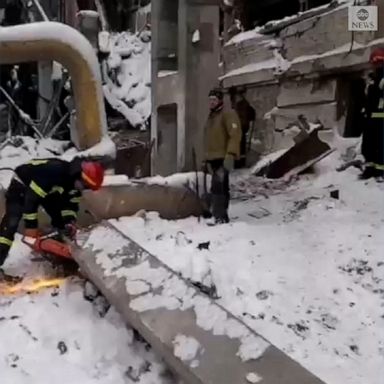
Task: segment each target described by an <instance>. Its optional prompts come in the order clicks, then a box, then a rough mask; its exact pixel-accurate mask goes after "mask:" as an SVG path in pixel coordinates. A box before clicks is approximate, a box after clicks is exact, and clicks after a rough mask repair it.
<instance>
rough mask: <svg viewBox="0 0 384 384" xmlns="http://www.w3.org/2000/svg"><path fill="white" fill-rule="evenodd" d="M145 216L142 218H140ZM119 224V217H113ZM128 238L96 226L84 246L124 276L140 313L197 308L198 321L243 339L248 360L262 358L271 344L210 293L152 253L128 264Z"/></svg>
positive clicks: (241, 353) (111, 270) (214, 330)
mask: <svg viewBox="0 0 384 384" xmlns="http://www.w3.org/2000/svg"><path fill="white" fill-rule="evenodd" d="M140 220H141V219H140ZM110 223H111V224H112V225H113V226H116V227H119V226H120V221H119V220H110ZM124 242H126V239H125V238H124V237H123V235H121V234H120V233H119V232H117V231H116V230H114V229H112V228H108V227H96V228H95V229H94V230H93V231H92V232H91V234H90V236H89V238H88V239H87V241H86V243H85V244H83V247H86V248H89V249H91V250H92V251H93V252H94V253H95V259H96V262H97V264H98V265H100V267H101V268H102V269H103V271H104V275H105V276H106V277H108V276H111V277H113V278H115V279H121V278H123V279H124V280H123V281H124V282H125V285H126V290H127V293H128V294H129V295H132V296H136V297H135V298H133V299H131V301H130V303H129V306H130V308H131V309H132V310H133V311H136V312H138V313H141V312H146V311H153V310H156V309H163V308H165V309H168V310H170V311H173V310H179V311H188V310H193V311H194V313H195V316H196V324H197V325H198V326H199V327H200V328H202V329H203V330H206V331H210V332H212V333H213V334H214V335H225V336H228V337H229V338H231V339H237V340H238V341H239V344H240V345H239V350H238V353H237V355H238V356H239V357H240V358H241V359H242V360H243V361H244V362H246V361H249V360H253V359H258V358H260V357H261V356H262V355H263V354H264V352H265V351H266V350H267V348H268V347H269V346H270V344H269V343H268V342H266V341H265V340H264V339H263V338H261V337H260V336H258V335H256V334H254V333H252V332H251V331H250V330H249V329H248V328H247V327H245V326H244V325H243V324H242V323H239V322H236V321H234V319H233V318H231V317H230V316H228V313H227V312H225V311H224V310H223V309H222V308H221V307H219V306H217V305H214V304H213V303H212V302H211V301H210V300H209V299H208V298H207V297H205V296H203V295H196V291H195V290H194V289H192V288H191V287H190V286H189V285H187V284H186V283H185V281H184V280H182V279H180V278H179V276H177V275H176V274H175V273H173V272H172V271H170V270H169V269H167V268H165V267H164V266H162V265H156V266H153V265H152V263H153V260H152V259H151V256H150V255H149V254H148V253H144V252H142V251H140V261H139V263H138V264H135V265H134V266H127V265H124V262H125V259H124V258H122V257H119V252H121V249H122V244H124Z"/></svg>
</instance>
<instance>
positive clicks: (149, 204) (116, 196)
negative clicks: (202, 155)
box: [0, 184, 202, 230]
mask: <svg viewBox="0 0 384 384" xmlns="http://www.w3.org/2000/svg"><path fill="white" fill-rule="evenodd" d="M4 209H5V199H4V190H1V189H0V217H2V216H3V214H4ZM140 210H145V211H155V212H158V213H159V215H160V217H162V218H163V219H167V220H176V219H183V218H186V217H189V216H199V215H201V214H202V205H201V200H200V199H199V198H198V197H197V195H196V194H195V193H194V192H192V191H190V190H189V189H186V188H182V187H171V186H164V185H146V184H144V185H141V184H140V185H121V186H108V187H103V188H102V189H101V190H100V191H98V192H85V194H84V198H83V199H82V202H81V204H80V213H79V218H78V224H79V225H80V226H81V227H87V226H89V225H91V224H95V223H97V222H99V221H100V220H106V219H118V218H120V217H124V216H132V215H134V214H135V213H137V212H138V211H140ZM89 212H92V214H90V213H89ZM49 223H50V220H49V218H48V217H47V216H46V214H45V213H44V212H40V216H39V224H40V226H41V227H42V228H48V227H49V225H50V224H49ZM20 230H22V223H21V226H20Z"/></svg>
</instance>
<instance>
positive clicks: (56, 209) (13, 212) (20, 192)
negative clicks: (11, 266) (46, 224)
mask: <svg viewBox="0 0 384 384" xmlns="http://www.w3.org/2000/svg"><path fill="white" fill-rule="evenodd" d="M25 194H26V187H25V186H24V184H22V183H20V182H18V181H16V180H12V182H11V184H10V186H9V188H8V190H7V193H6V195H5V199H6V202H5V214H4V216H3V218H2V220H1V224H0V266H1V265H3V263H4V261H5V259H6V258H7V256H8V253H9V250H10V248H11V246H12V243H13V240H14V237H15V233H16V232H17V229H18V227H19V223H20V220H21V218H22V216H23V213H24V202H25ZM56 199H57V196H55V194H52V195H48V196H47V197H46V198H45V199H44V200H43V201H42V204H41V205H42V207H43V208H44V210H45V212H46V213H47V215H48V216H50V217H51V224H52V226H53V227H54V228H57V229H63V228H64V225H63V220H62V217H61V207H60V206H58V204H57V201H56ZM31 227H37V221H35V224H34V225H33V226H31Z"/></svg>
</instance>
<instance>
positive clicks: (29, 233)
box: [24, 228, 40, 239]
mask: <svg viewBox="0 0 384 384" xmlns="http://www.w3.org/2000/svg"><path fill="white" fill-rule="evenodd" d="M24 236H25V237H32V238H33V239H37V238H38V237H39V236H40V232H39V230H38V229H37V228H26V229H25V230H24Z"/></svg>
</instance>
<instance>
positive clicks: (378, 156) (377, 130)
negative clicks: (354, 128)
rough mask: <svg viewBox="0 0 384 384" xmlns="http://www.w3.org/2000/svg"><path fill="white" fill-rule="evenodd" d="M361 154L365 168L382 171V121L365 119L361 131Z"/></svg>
mask: <svg viewBox="0 0 384 384" xmlns="http://www.w3.org/2000/svg"><path fill="white" fill-rule="evenodd" d="M361 152H362V154H363V156H364V158H365V161H366V163H367V166H368V167H369V166H371V167H372V168H376V169H377V170H378V171H380V170H381V171H384V120H383V119H381V118H367V120H366V124H365V126H364V129H363V142H362V146H361Z"/></svg>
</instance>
